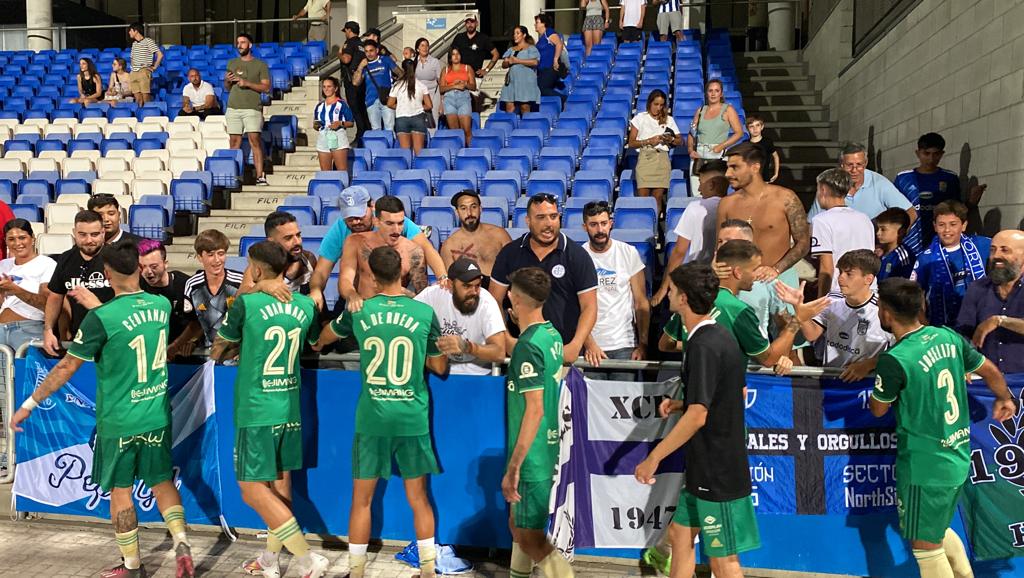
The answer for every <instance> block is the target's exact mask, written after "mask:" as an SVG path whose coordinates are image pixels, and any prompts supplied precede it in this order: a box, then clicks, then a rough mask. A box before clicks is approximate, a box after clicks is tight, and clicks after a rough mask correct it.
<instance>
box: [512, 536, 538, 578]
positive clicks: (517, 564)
mask: <svg viewBox="0 0 1024 578" xmlns="http://www.w3.org/2000/svg"><path fill="white" fill-rule="evenodd" d="M532 573H533V559H532V558H530V557H529V556H527V555H526V552H523V549H522V548H521V547H519V542H512V562H511V563H510V564H509V569H508V575H509V578H529V577H530V574H532Z"/></svg>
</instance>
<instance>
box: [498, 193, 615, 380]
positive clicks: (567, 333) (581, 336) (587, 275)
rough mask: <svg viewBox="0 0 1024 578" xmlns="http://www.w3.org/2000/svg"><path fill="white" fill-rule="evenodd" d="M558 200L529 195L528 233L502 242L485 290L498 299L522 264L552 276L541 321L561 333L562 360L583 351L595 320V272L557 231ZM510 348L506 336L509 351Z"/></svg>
mask: <svg viewBox="0 0 1024 578" xmlns="http://www.w3.org/2000/svg"><path fill="white" fill-rule="evenodd" d="M561 219H562V217H561V215H560V214H559V213H558V199H557V198H555V196H553V195H549V194H537V195H534V196H532V197H530V200H529V201H528V202H527V204H526V225H527V227H529V229H530V232H529V233H526V234H525V235H523V236H522V237H520V238H519V239H517V240H515V241H513V242H511V243H509V244H508V245H505V247H504V248H503V249H502V250H501V252H499V253H498V257H497V258H496V259H495V260H494V268H493V269H492V270H491V285H490V287H489V288H488V290H489V291H490V292H491V295H493V296H494V299H495V301H497V302H498V303H503V302H504V301H505V296H506V295H507V294H508V286H509V275H511V274H512V272H513V271H516V270H518V269H522V268H523V267H539V268H540V269H542V270H543V271H544V272H546V273H547V274H548V275H550V276H551V294H550V295H549V296H548V298H547V300H545V301H544V319H547V320H548V321H550V322H551V324H552V325H553V326H554V327H555V329H556V330H557V331H558V333H559V335H561V336H562V341H563V342H564V343H565V347H564V348H563V353H564V358H565V362H566V363H572V362H574V361H576V359H577V358H578V357H579V356H580V353H581V352H582V351H583V344H584V343H585V342H586V340H587V338H588V337H590V332H591V331H592V330H593V329H594V323H596V322H597V271H595V270H594V261H593V259H591V258H590V255H588V254H587V252H586V251H584V250H583V247H580V246H579V245H578V244H576V243H575V242H574V241H571V240H569V238H568V237H566V236H565V234H563V233H562V231H561V222H562V220H561ZM514 346H515V343H514V341H513V340H506V347H507V348H508V351H511V350H512V347H514Z"/></svg>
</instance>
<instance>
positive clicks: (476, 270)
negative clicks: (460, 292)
mask: <svg viewBox="0 0 1024 578" xmlns="http://www.w3.org/2000/svg"><path fill="white" fill-rule="evenodd" d="M483 276H484V272H483V271H481V270H480V266H479V265H477V264H476V261H474V260H472V259H469V258H467V257H459V258H458V259H456V260H455V262H454V263H452V264H451V266H450V267H448V278H449V279H458V280H459V281H462V282H463V283H469V282H470V281H474V280H476V279H479V278H480V277H483Z"/></svg>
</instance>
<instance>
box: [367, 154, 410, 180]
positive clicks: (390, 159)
mask: <svg viewBox="0 0 1024 578" xmlns="http://www.w3.org/2000/svg"><path fill="white" fill-rule="evenodd" d="M411 167H412V151H411V150H409V149H386V150H379V151H376V152H374V154H373V170H375V171H387V172H390V173H392V174H394V173H396V172H398V171H404V170H406V169H409V168H411Z"/></svg>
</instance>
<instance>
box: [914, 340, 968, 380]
mask: <svg viewBox="0 0 1024 578" xmlns="http://www.w3.org/2000/svg"><path fill="white" fill-rule="evenodd" d="M959 356H960V349H959V348H957V346H956V345H954V344H952V343H939V344H938V345H934V346H932V347H930V348H928V351H926V352H925V353H924V356H922V357H921V359H919V360H918V362H917V363H918V365H920V366H921V369H922V370H924V372H925V373H928V372H929V371H931V370H932V367H933V366H934V365H935V364H936V363H938V362H939V361H941V360H943V359H955V358H957V357H959Z"/></svg>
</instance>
